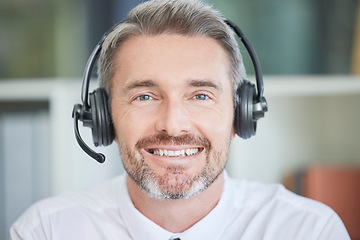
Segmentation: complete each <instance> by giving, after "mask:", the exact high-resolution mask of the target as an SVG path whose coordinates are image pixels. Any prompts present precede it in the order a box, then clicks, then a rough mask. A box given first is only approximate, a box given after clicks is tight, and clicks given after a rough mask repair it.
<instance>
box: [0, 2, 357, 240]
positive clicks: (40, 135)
mask: <svg viewBox="0 0 360 240" xmlns="http://www.w3.org/2000/svg"><path fill="white" fill-rule="evenodd" d="M204 1H205V0H204ZM138 2H141V1H140V0H102V1H96V0H71V1H70V0H62V1H55V0H26V1H25V0H3V1H1V2H0V239H7V234H8V229H9V227H10V225H11V223H12V222H13V221H15V219H16V218H17V217H18V216H19V215H20V214H21V213H22V212H23V211H24V210H25V209H26V208H28V207H29V206H30V205H31V204H32V203H34V202H35V201H37V200H39V199H41V198H43V197H47V196H52V195H55V194H58V193H61V192H64V191H69V190H75V189H79V188H83V187H86V186H89V185H91V184H94V183H97V182H99V181H102V180H104V179H107V178H110V177H112V176H115V175H117V174H119V173H121V172H123V170H122V164H121V160H120V159H119V157H118V155H119V154H118V150H117V148H116V145H115V144H113V145H112V146H110V147H107V148H99V149H97V150H98V151H100V152H103V153H105V154H106V156H107V160H106V162H105V163H104V164H102V165H100V164H98V163H97V162H95V161H94V160H92V159H90V157H88V156H87V155H86V154H85V153H84V152H82V150H81V149H80V147H78V145H77V143H76V140H75V138H74V132H73V119H72V118H71V111H72V107H73V104H74V103H80V101H81V100H80V90H81V81H82V79H81V77H82V73H83V70H84V66H85V64H86V61H87V58H88V56H89V55H90V53H91V51H92V48H93V47H94V46H95V44H96V43H97V41H98V40H99V39H100V38H101V36H102V34H103V33H104V32H106V31H107V30H108V29H109V28H110V27H111V26H112V25H113V24H114V23H116V22H118V21H120V20H122V19H123V18H125V16H126V13H127V12H128V11H129V10H130V9H131V8H132V7H134V6H135V5H136V4H138ZM205 2H208V3H210V4H213V5H214V6H215V8H217V9H219V10H220V11H221V12H222V13H223V14H224V15H225V16H226V17H228V18H230V19H231V20H233V21H234V22H236V23H237V24H238V25H239V26H240V27H241V29H242V30H243V32H244V33H245V34H246V36H247V37H248V39H249V40H250V41H251V43H252V45H253V46H254V48H255V49H256V51H257V54H258V57H259V59H260V61H261V66H262V69H263V73H264V75H265V77H264V79H265V96H266V97H267V100H268V102H269V112H268V113H267V114H266V117H265V119H262V120H260V121H259V124H258V133H257V135H256V137H253V138H251V139H250V140H246V141H244V140H241V139H239V138H236V139H235V141H234V142H233V144H232V149H231V154H230V160H229V164H228V171H229V174H230V175H231V176H234V177H241V178H247V179H251V180H258V181H261V182H265V183H281V182H284V179H287V180H286V181H285V183H287V184H288V185H289V186H290V187H291V186H292V187H293V188H294V189H295V190H296V189H297V190H299V184H300V185H301V186H302V188H303V186H304V184H301V183H299V178H298V176H299V174H300V175H301V174H303V173H304V172H306V169H309V168H311V167H312V166H326V167H339V168H341V169H349V168H351V169H356V168H359V166H360V144H359V143H360V127H359V122H360V108H359V106H358V105H359V102H360V77H359V74H360V66H359V65H360V24H359V19H360V16H359V15H360V13H359V10H358V9H359V1H357V0H272V1H264V0H251V1H249V0H247V1H245V0H206V1H205ZM240 48H241V51H242V53H243V54H244V60H245V65H246V67H247V70H248V74H249V79H250V80H252V81H254V77H253V75H252V74H253V71H252V65H251V62H250V60H249V57H248V56H247V55H246V51H245V50H244V48H243V47H242V46H241V45H240ZM96 84H97V83H96V81H94V82H93V83H92V86H91V88H95V87H96ZM80 125H81V124H80ZM81 134H82V135H83V136H84V138H85V139H86V142H87V143H88V144H89V145H91V142H92V139H91V132H90V130H89V129H84V128H81ZM289 176H290V177H289ZM288 179H297V180H292V181H290V183H289V180H288ZM355 179H357V180H356V181H359V179H358V177H357V178H355ZM300 182H301V180H300ZM353 183H354V181H352V182H351V183H350V184H353ZM295 185H296V186H297V187H296V186H295ZM294 186H295V187H294ZM357 188H359V186H358V187H357ZM302 190H303V189H302ZM299 191H300V193H301V189H300V190H299ZM357 192H359V189H357ZM354 207H355V209H353V210H354V211H355V212H357V211H358V212H360V209H359V206H354ZM355 234H359V232H356V233H355ZM354 236H355V235H354ZM356 236H360V234H359V235H356Z"/></svg>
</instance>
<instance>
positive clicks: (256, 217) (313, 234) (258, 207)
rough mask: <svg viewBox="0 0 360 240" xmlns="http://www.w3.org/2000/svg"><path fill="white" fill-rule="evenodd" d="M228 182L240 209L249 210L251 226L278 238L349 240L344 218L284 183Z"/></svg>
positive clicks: (234, 180) (231, 180)
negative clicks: (333, 236) (292, 190)
mask: <svg viewBox="0 0 360 240" xmlns="http://www.w3.org/2000/svg"><path fill="white" fill-rule="evenodd" d="M229 181H230V188H231V189H232V192H233V193H235V194H234V197H235V198H237V199H238V204H239V206H240V208H239V209H241V208H243V209H247V211H248V213H249V215H248V218H249V219H248V221H251V223H252V225H251V226H254V225H257V227H258V228H259V229H263V231H264V232H267V233H268V234H270V233H271V232H276V233H277V234H278V237H279V236H283V237H286V238H287V239H290V238H291V237H292V236H294V238H291V239H327V238H326V237H325V236H328V234H330V235H331V234H335V235H336V236H337V237H339V236H345V238H344V239H349V238H347V236H348V235H347V232H346V229H345V227H344V225H343V223H342V221H341V219H340V218H339V217H338V215H337V214H336V213H335V212H334V211H333V210H332V209H331V208H330V207H328V206H326V205H325V204H322V203H320V202H317V201H314V200H312V199H309V198H305V197H302V196H299V195H297V194H295V193H293V192H290V191H289V190H287V189H286V188H285V187H283V186H282V185H281V184H263V183H259V182H254V181H247V180H237V179H229ZM264 234H265V233H264ZM281 234H284V235H281ZM330 235H329V236H330ZM295 236H296V237H295ZM301 236H302V237H303V238H301ZM280 238H281V237H280ZM328 239H336V238H328ZM339 239H343V238H339Z"/></svg>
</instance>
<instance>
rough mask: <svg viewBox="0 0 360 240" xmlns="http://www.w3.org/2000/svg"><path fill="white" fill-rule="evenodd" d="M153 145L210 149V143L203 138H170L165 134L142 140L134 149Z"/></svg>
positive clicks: (188, 135) (189, 135) (187, 136)
mask: <svg viewBox="0 0 360 240" xmlns="http://www.w3.org/2000/svg"><path fill="white" fill-rule="evenodd" d="M153 145H197V146H203V147H204V148H205V149H206V150H210V149H211V142H210V141H209V140H208V139H207V138H206V137H204V136H195V135H193V134H184V135H180V136H170V135H169V134H167V133H165V132H163V133H158V134H154V135H152V136H148V137H145V138H142V139H140V140H139V141H138V142H137V143H136V145H135V147H136V148H137V149H141V148H147V147H149V146H153Z"/></svg>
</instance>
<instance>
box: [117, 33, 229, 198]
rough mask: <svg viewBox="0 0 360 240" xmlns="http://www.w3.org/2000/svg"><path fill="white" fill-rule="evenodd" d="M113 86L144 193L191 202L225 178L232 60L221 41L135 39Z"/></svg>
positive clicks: (125, 153)
mask: <svg viewBox="0 0 360 240" xmlns="http://www.w3.org/2000/svg"><path fill="white" fill-rule="evenodd" d="M111 84H112V85H111V96H112V97H111V111H112V117H113V122H114V128H115V141H116V142H117V143H118V144H119V148H120V154H121V157H122V160H123V164H124V168H125V170H126V171H127V173H128V174H129V176H130V177H131V178H132V179H133V180H134V181H135V183H136V184H137V185H138V186H139V187H140V188H141V189H143V190H144V191H145V192H147V193H148V194H149V195H150V196H151V197H154V198H158V199H169V198H170V199H181V198H188V197H191V196H193V195H195V194H197V193H199V192H201V191H203V190H205V189H206V188H207V187H208V186H209V185H210V184H211V183H212V182H214V181H215V180H216V178H217V177H218V176H219V175H220V174H221V173H222V171H223V169H224V167H225V164H226V161H227V157H228V152H229V145H230V141H231V139H232V138H233V137H234V135H235V134H234V130H233V99H232V87H231V80H230V78H229V63H228V59H227V56H226V55H225V51H224V50H223V49H222V48H221V47H220V45H219V44H218V43H217V42H216V41H215V40H213V39H211V38H208V37H204V36H197V37H186V36H182V35H177V34H161V35H157V36H139V37H132V38H130V39H128V40H127V41H125V42H124V43H123V45H122V46H121V48H120V50H118V52H117V54H116V56H115V59H114V77H113V79H112V83H111Z"/></svg>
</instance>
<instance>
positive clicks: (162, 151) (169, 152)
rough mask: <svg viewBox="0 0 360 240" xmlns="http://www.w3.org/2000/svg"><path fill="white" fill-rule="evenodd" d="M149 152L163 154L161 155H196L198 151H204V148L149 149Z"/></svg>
mask: <svg viewBox="0 0 360 240" xmlns="http://www.w3.org/2000/svg"><path fill="white" fill-rule="evenodd" d="M147 151H148V152H149V153H151V154H154V155H157V156H161V157H186V156H191V155H195V154H196V153H198V152H200V151H202V148H186V149H181V150H169V149H162V148H159V149H149V150H147Z"/></svg>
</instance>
